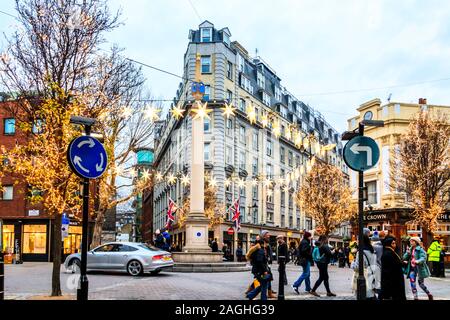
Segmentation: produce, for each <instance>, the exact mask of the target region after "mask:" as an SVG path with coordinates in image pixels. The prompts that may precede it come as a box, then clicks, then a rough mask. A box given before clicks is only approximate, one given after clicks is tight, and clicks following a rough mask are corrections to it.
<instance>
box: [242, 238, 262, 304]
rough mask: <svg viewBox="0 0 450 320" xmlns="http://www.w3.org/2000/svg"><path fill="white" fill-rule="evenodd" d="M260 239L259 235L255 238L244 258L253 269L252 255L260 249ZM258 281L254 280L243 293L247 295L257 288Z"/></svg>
mask: <svg viewBox="0 0 450 320" xmlns="http://www.w3.org/2000/svg"><path fill="white" fill-rule="evenodd" d="M260 240H261V237H260V236H259V235H257V236H256V239H255V242H253V245H252V246H251V247H250V249H248V252H247V254H246V255H245V258H246V260H247V261H248V262H250V265H251V266H252V267H253V261H252V255H253V253H254V252H255V251H256V250H258V249H260V248H261V245H260ZM259 285H260V284H259V281H258V280H257V279H256V278H255V279H254V280H253V281H252V283H251V284H250V285H249V286H248V288H247V290H246V291H245V294H246V295H247V293H249V292H250V291H252V290H253V289H255V288H256V287H257V286H259Z"/></svg>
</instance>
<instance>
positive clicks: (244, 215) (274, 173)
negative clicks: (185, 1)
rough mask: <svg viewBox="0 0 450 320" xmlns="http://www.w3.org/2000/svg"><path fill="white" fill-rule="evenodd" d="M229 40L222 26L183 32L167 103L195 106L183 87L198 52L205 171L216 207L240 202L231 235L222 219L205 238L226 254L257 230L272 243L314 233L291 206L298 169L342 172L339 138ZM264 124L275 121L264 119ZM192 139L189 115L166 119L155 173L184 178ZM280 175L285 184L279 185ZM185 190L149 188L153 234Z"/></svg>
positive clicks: (179, 234)
mask: <svg viewBox="0 0 450 320" xmlns="http://www.w3.org/2000/svg"><path fill="white" fill-rule="evenodd" d="M230 37H231V33H230V31H229V30H228V28H223V29H221V30H218V29H216V28H215V27H214V25H213V24H211V23H210V22H208V21H205V22H203V23H202V24H201V25H200V26H199V29H198V30H190V32H189V44H188V48H187V51H186V53H185V55H184V78H185V80H184V81H183V82H182V83H180V85H179V88H178V91H177V94H176V97H175V98H174V102H173V105H176V106H178V107H184V108H189V106H190V104H191V103H190V102H191V101H192V100H194V99H193V97H192V96H191V91H190V85H191V82H190V81H192V80H193V79H194V76H195V67H196V57H197V55H198V54H199V55H200V56H201V58H200V59H201V80H202V82H203V83H204V84H205V87H206V89H205V96H204V98H203V100H204V101H208V108H210V109H212V112H211V113H210V119H207V118H205V120H204V133H205V145H204V159H205V171H206V174H207V175H208V176H209V177H213V179H214V180H215V181H216V182H217V192H216V198H217V202H219V203H222V204H224V205H225V207H226V208H229V207H230V206H231V205H232V203H233V201H234V200H235V199H237V198H240V202H239V203H240V213H241V230H240V231H239V233H238V234H237V236H236V235H229V234H228V232H227V230H228V229H229V228H230V227H231V225H232V222H231V220H230V218H231V215H230V214H228V216H227V217H226V220H225V222H223V223H222V224H220V225H218V226H216V227H215V228H214V230H211V231H210V239H212V238H217V239H218V241H219V243H225V244H227V245H228V246H229V247H231V248H232V249H235V248H236V242H238V243H239V244H242V245H243V247H244V249H246V248H248V244H249V242H250V241H251V240H252V239H254V238H255V237H256V235H257V234H259V233H260V232H261V230H263V229H268V230H270V231H271V233H272V235H273V236H274V237H273V239H272V240H273V241H275V236H276V235H279V234H281V235H284V236H285V237H287V238H288V240H291V239H292V240H294V239H297V240H298V239H300V235H301V230H303V229H308V230H311V229H313V227H314V224H313V221H311V219H309V218H307V217H306V215H305V214H304V212H301V210H300V208H299V207H298V205H297V204H296V201H295V193H294V191H295V190H296V188H297V187H298V184H299V181H300V179H301V175H302V174H303V173H304V172H302V171H304V170H302V168H304V166H305V165H306V163H307V162H308V160H309V159H310V158H311V156H312V155H316V156H318V157H319V158H320V159H322V161H328V162H330V163H332V164H334V165H336V166H338V167H340V168H341V169H342V170H343V171H344V172H347V170H348V169H347V167H346V166H345V164H344V162H343V160H342V157H341V153H342V144H341V142H340V140H339V139H340V135H339V134H338V133H337V132H336V130H334V129H333V128H332V127H331V126H330V125H329V124H328V123H327V122H326V121H325V119H324V117H323V116H322V115H321V114H320V113H319V112H317V111H315V110H314V109H312V108H311V107H309V106H308V105H306V104H304V103H303V102H301V101H299V100H298V99H296V98H295V97H294V95H292V94H291V93H290V92H289V91H287V90H286V88H284V87H283V86H282V85H281V79H280V78H279V77H278V76H277V74H276V73H275V71H274V70H272V69H271V68H270V66H269V65H268V64H267V63H265V62H264V61H263V60H262V59H261V58H260V57H256V58H251V57H250V56H249V54H248V52H247V51H246V50H245V49H244V48H243V47H242V46H241V45H240V44H239V43H238V42H236V41H235V42H231V41H230ZM227 103H228V104H229V103H231V104H233V106H235V107H236V108H237V110H236V112H235V115H234V116H230V117H227V116H224V115H223V110H222V109H221V108H223V107H224V105H225V104H227ZM252 111H253V112H254V115H255V122H254V123H253V121H250V120H249V114H248V113H249V112H252ZM267 118H272V119H276V120H274V121H267ZM266 122H267V123H266ZM274 123H276V126H277V128H275V124H274ZM293 129H294V130H298V132H300V133H301V137H300V139H301V140H302V141H303V142H304V143H298V142H297V143H296V141H295V139H294V137H293V135H292V134H291V133H292V130H293ZM275 131H278V133H279V134H276V132H275ZM278 136H279V137H278ZM191 138H192V137H191V119H190V117H184V118H181V119H176V118H175V117H170V116H168V117H167V119H166V121H165V123H164V126H163V127H162V128H161V131H160V136H159V137H158V138H157V145H156V146H155V161H154V167H155V170H156V171H158V172H159V173H161V174H162V175H165V176H168V175H169V174H174V175H177V174H178V176H179V175H180V174H181V173H184V174H188V173H189V167H190V161H191ZM324 145H328V146H330V145H331V148H329V149H327V150H329V151H326V152H325V151H324V148H323V146H324ZM286 177H288V178H289V179H290V181H289V182H286V180H284V181H283V182H279V180H280V178H283V179H285V178H286ZM239 179H242V180H244V181H246V182H245V184H242V183H241V184H239V183H238V181H239ZM253 179H257V182H255V180H253ZM264 179H265V180H267V179H271V181H272V182H273V184H272V185H271V186H268V185H266V184H265V183H264ZM252 182H253V183H252ZM282 185H283V186H285V187H282ZM286 186H287V187H286ZM187 190H188V189H187V187H185V186H183V185H182V184H181V182H180V181H179V180H177V181H176V182H175V183H173V184H169V183H167V182H163V183H159V184H158V183H157V184H156V185H155V187H154V194H153V197H154V208H153V212H154V219H153V227H154V229H155V230H156V229H158V228H162V227H163V226H164V225H165V223H166V219H167V216H166V212H167V204H168V198H169V197H170V198H171V199H173V200H174V201H175V202H176V203H177V204H178V205H181V204H182V203H183V201H184V199H185V198H186V197H187V196H188V192H187ZM343 229H345V230H341V232H340V233H341V235H340V236H339V235H337V237H336V238H335V241H340V240H341V239H342V233H345V231H346V230H347V227H343ZM233 240H234V241H233ZM236 240H237V241H236ZM175 241H177V242H179V243H180V244H181V245H183V241H184V237H183V229H177V230H175ZM232 252H234V251H232Z"/></svg>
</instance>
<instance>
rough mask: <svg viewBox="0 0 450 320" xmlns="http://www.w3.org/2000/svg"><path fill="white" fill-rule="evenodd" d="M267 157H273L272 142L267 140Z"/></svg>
mask: <svg viewBox="0 0 450 320" xmlns="http://www.w3.org/2000/svg"><path fill="white" fill-rule="evenodd" d="M266 151H267V155H268V156H270V157H271V156H272V140H270V139H267V150H266Z"/></svg>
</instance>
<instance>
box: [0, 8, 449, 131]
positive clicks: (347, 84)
mask: <svg viewBox="0 0 450 320" xmlns="http://www.w3.org/2000/svg"><path fill="white" fill-rule="evenodd" d="M0 3H1V4H0V10H2V11H6V12H9V13H12V14H15V11H14V1H13V0H1V2H0ZM108 4H109V6H110V8H111V10H117V9H119V8H121V10H122V16H121V20H122V21H123V23H124V24H123V25H122V26H120V27H119V28H118V29H116V30H114V31H112V32H111V33H109V34H107V36H106V37H107V40H108V45H112V44H113V43H115V44H118V45H119V46H120V47H122V48H125V55H126V56H128V57H129V58H132V59H135V60H139V61H141V62H144V63H147V64H150V65H153V66H156V67H159V68H161V69H165V70H168V71H171V72H173V73H176V74H179V75H181V74H182V73H183V55H184V53H185V51H186V48H187V44H188V32H189V29H197V28H198V25H199V24H200V23H201V22H202V21H204V20H209V21H210V22H212V23H213V24H214V25H215V27H216V28H218V29H221V28H223V27H228V28H229V29H230V31H231V34H232V37H231V40H232V41H234V40H236V41H238V42H239V43H240V44H241V45H243V46H244V47H245V48H246V49H247V50H248V51H249V53H250V54H251V55H252V56H253V55H254V54H255V49H257V50H258V54H259V55H260V56H261V57H262V58H263V59H264V60H265V61H266V62H267V63H268V64H269V65H270V67H271V68H272V69H274V70H275V71H276V73H277V75H278V76H279V77H280V78H281V79H282V85H283V86H285V87H286V88H287V89H288V90H289V91H290V92H291V93H292V94H294V96H296V98H298V99H299V100H301V101H303V102H305V103H307V104H309V105H310V106H311V107H313V108H314V109H316V110H318V111H320V112H321V113H322V114H323V115H324V117H325V119H326V120H327V121H328V122H329V123H330V124H331V125H332V126H333V127H334V128H335V129H337V130H338V131H339V132H342V131H344V130H346V128H347V119H349V118H350V117H352V116H355V115H357V113H356V108H358V106H359V105H361V104H362V103H364V102H366V101H368V100H371V99H373V98H380V99H381V101H382V102H383V103H385V102H386V100H387V97H388V96H389V94H392V98H391V101H395V102H417V101H418V99H419V98H427V100H428V103H429V104H442V105H450V1H446V0H441V1H437V0H428V1H413V0H397V1H381V0H380V1H377V0H372V1H366V0H355V1H353V0H339V1H337V0H334V1H331V0H330V1H325V0H304V1H288V0H277V1H270V0H258V1H243V0H227V1H226V2H225V1H219V0H110V1H108ZM13 25H14V20H13V18H11V17H8V16H5V15H2V14H0V32H2V33H6V34H8V33H10V32H12V30H13V28H14V27H13ZM2 46H4V41H1V40H0V51H1V49H2ZM143 71H144V74H145V76H146V77H147V80H148V84H147V85H148V87H149V88H150V90H151V92H152V94H153V95H154V96H155V97H156V98H161V99H172V98H173V96H174V95H175V92H176V90H177V86H178V83H179V80H180V79H178V78H176V77H172V76H169V75H166V74H163V73H160V72H157V71H154V70H151V69H148V68H144V70H143ZM445 78H448V80H446V81H434V82H427V81H429V80H437V79H445ZM418 82H427V83H422V84H417V85H410V86H402V87H396V88H385V87H389V86H397V85H405V84H411V83H418ZM373 88H384V89H377V90H363V91H360V90H361V89H373ZM341 91H347V92H345V93H339V94H336V93H335V92H341ZM348 91H350V92H348ZM355 91H356V92H355Z"/></svg>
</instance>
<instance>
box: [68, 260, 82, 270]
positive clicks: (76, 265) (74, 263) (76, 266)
mask: <svg viewBox="0 0 450 320" xmlns="http://www.w3.org/2000/svg"><path fill="white" fill-rule="evenodd" d="M69 268H70V269H71V271H72V273H80V268H81V261H80V259H77V258H74V259H72V260H70V263H69Z"/></svg>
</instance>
